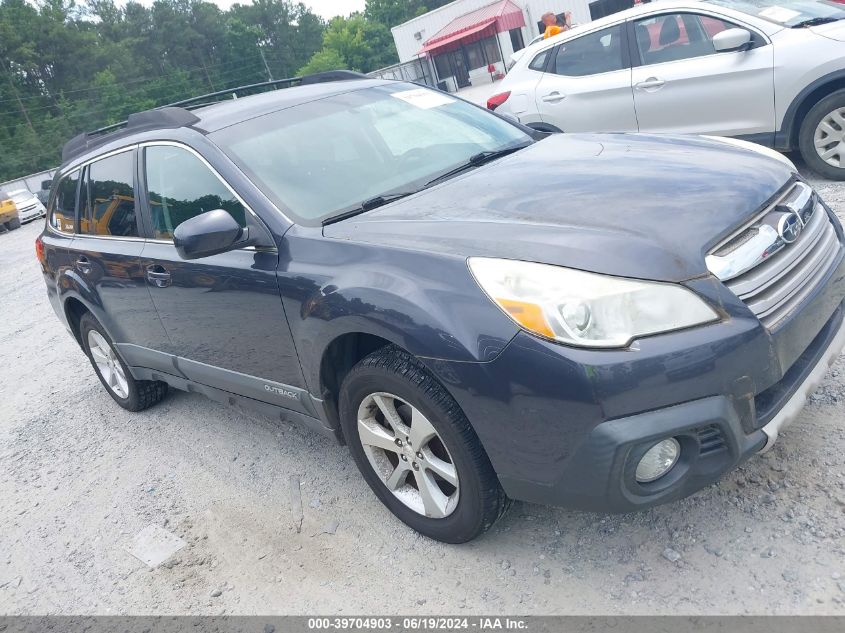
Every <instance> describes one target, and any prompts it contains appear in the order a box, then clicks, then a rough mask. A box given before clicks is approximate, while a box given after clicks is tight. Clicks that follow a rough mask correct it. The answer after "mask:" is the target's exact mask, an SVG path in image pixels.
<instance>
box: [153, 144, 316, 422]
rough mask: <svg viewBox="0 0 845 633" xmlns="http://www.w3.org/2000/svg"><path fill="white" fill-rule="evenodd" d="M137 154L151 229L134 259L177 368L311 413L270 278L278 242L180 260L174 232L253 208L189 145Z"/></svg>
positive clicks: (243, 219) (242, 219)
mask: <svg viewBox="0 0 845 633" xmlns="http://www.w3.org/2000/svg"><path fill="white" fill-rule="evenodd" d="M143 161H144V168H143V172H144V175H145V182H146V191H147V194H146V202H147V205H146V206H147V211H146V213H147V218H148V220H149V225H150V232H151V234H150V239H149V240H148V241H147V244H146V246H145V248H144V251H143V254H142V257H141V264H142V266H143V268H144V271H145V275H146V277H147V287H148V288H149V292H150V295H151V296H152V299H153V302H154V303H155V306H156V308H157V309H158V314H159V316H160V318H161V321H162V323H163V324H164V327H165V329H166V330H167V335H168V337H169V340H170V348H171V353H172V354H173V355H175V356H176V357H177V364H178V366H179V369H180V371H181V373H183V374H184V375H185V376H186V377H187V378H188V379H190V380H193V381H195V382H198V383H201V384H204V385H208V386H211V387H215V388H218V389H223V390H225V391H230V392H234V393H238V394H241V395H243V396H247V397H250V398H253V399H256V400H261V401H264V402H269V403H272V404H276V405H279V406H283V407H285V408H289V409H293V410H296V411H300V412H302V413H312V409H311V408H310V407H309V404H310V403H309V402H308V398H307V396H306V393H305V392H304V391H303V388H304V384H305V383H304V380H303V377H302V371H301V369H300V366H299V358H298V357H297V355H296V351H295V348H294V345H293V340H292V337H291V333H290V329H289V327H288V323H287V319H286V318H285V313H284V308H283V306H282V301H281V296H280V294H279V288H278V283H277V281H276V275H275V271H276V266H277V263H278V253H277V252H276V250H275V249H262V248H259V249H256V248H253V247H250V248H242V249H239V250H234V251H230V252H227V253H221V254H219V255H214V256H211V257H204V258H201V259H196V260H192V261H187V260H183V259H181V258H180V257H179V254H178V253H177V251H176V248H175V247H174V246H173V231H174V230H175V229H176V227H177V226H179V224H180V223H182V222H184V221H185V220H187V219H189V218H192V217H194V216H197V215H199V214H201V213H205V212H206V211H212V210H215V209H224V210H226V211H228V212H229V213H230V214H231V215H232V216H233V217H234V218H235V219H236V220H237V221H238V222H239V223H240V225H241V226H246V224H247V214H251V213H252V211H250V210H249V209H248V208H247V207H246V205H245V204H244V203H243V202H242V201H241V200H240V198H239V197H238V196H237V195H236V194H235V193H234V191H233V190H232V189H231V188H230V187H229V186H228V185H227V184H226V183H225V182H224V181H223V180H222V178H221V177H220V176H219V175H218V174H217V173H216V171H214V170H213V169H212V168H211V167H210V165H209V164H208V163H207V162H206V161H205V160H204V159H202V158H201V157H200V156H199V155H198V154H197V153H195V152H194V151H193V150H189V149H188V148H186V147H184V146H178V145H173V144H161V145H148V146H146V147H144V148H143ZM256 221H258V220H256ZM259 222H260V221H259Z"/></svg>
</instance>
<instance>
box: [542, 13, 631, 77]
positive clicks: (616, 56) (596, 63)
mask: <svg viewBox="0 0 845 633" xmlns="http://www.w3.org/2000/svg"><path fill="white" fill-rule="evenodd" d="M622 68H623V65H622V27H621V26H612V27H610V28H607V29H602V30H601V31H596V32H595V33H588V34H587V35H583V36H581V37H579V38H577V39H574V40H570V41H568V42H564V43H563V44H561V45H560V46H558V49H557V54H556V55H555V59H554V61H553V62H552V67H551V71H552V72H554V73H555V74H557V75H567V76H569V77H584V76H586V75H597V74H599V73H608V72H612V71H614V70H622Z"/></svg>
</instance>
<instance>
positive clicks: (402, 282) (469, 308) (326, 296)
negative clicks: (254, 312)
mask: <svg viewBox="0 0 845 633" xmlns="http://www.w3.org/2000/svg"><path fill="white" fill-rule="evenodd" d="M285 239H286V241H287V244H286V246H287V251H288V252H289V255H290V257H289V259H288V260H287V261H284V260H283V261H282V263H281V265H280V269H279V272H278V279H279V287H280V291H281V294H282V300H283V302H284V306H285V312H286V314H287V317H288V322H289V323H290V327H291V331H292V333H293V338H294V340H295V341H296V342H297V350H298V352H299V356H300V360H301V362H302V369H303V372H304V374H305V377H306V380H307V381H308V384H309V386H311V387H312V388H314V387H316V386H317V385H319V371H320V361H321V359H322V357H323V354H324V352H325V350H326V349H327V348H328V346H329V345H330V344H331V342H332V341H333V340H335V339H337V338H338V337H339V336H343V335H344V334H349V333H364V334H372V335H375V336H379V337H381V338H383V339H385V340H388V341H390V342H392V343H395V344H396V345H399V346H401V347H403V348H404V349H406V350H408V352H410V353H411V354H413V355H415V356H417V357H420V358H427V359H440V360H451V361H462V362H489V361H491V360H493V359H495V358H496V357H497V356H498V355H499V354H500V353H501V351H502V350H503V349H504V348H505V346H506V345H507V344H508V342H510V340H511V339H512V338H513V337H514V336H515V335H516V333H517V330H518V328H517V327H516V326H515V325H514V324H513V322H511V320H510V319H508V318H507V317H506V316H505V315H504V314H503V313H502V312H501V311H500V310H499V309H498V308H497V307H496V306H495V305H493V303H492V302H491V301H490V299H489V298H488V297H487V296H486V295H485V294H484V293H483V292H482V291H481V289H480V288H479V287H478V285H477V284H476V283H475V281H474V280H473V278H472V276H471V274H470V272H469V269H468V268H467V265H466V260H465V259H463V258H460V257H456V256H451V255H441V254H435V253H425V252H422V253H421V252H418V251H412V250H403V249H399V248H395V247H387V246H378V245H374V244H359V243H355V242H351V241H347V240H337V239H330V238H325V237H323V236H322V235H319V234H315V231H314V230H313V229H304V228H302V227H295V228H294V229H292V230H291V231H289V232H288V234H287V235H286V237H285Z"/></svg>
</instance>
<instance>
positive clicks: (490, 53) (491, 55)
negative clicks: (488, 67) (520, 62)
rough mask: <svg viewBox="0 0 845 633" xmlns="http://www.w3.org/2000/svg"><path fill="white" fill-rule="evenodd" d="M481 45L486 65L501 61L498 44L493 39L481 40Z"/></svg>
mask: <svg viewBox="0 0 845 633" xmlns="http://www.w3.org/2000/svg"><path fill="white" fill-rule="evenodd" d="M481 43H482V44H483V45H484V54H485V55H486V56H487V63H488V64H495V63H496V62H500V61H502V56H501V55H500V54H499V42H498V40H497V39H496V38H495V37H488V38H487V39H486V40H481Z"/></svg>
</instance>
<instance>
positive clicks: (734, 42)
mask: <svg viewBox="0 0 845 633" xmlns="http://www.w3.org/2000/svg"><path fill="white" fill-rule="evenodd" d="M749 44H751V32H750V31H746V30H745V29H727V30H725V31H722V32H720V33H716V35H714V36H713V47H714V48H715V49H716V52H717V53H724V52H727V51H737V50H740V49H744V48H746V47H747V46H748V45H749Z"/></svg>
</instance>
